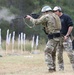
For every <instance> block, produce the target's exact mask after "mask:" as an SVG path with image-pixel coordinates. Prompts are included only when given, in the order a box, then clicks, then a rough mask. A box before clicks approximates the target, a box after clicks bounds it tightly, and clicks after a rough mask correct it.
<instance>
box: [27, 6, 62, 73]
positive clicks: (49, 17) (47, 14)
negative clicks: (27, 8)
mask: <svg viewBox="0 0 74 75" xmlns="http://www.w3.org/2000/svg"><path fill="white" fill-rule="evenodd" d="M41 12H42V14H43V15H42V16H41V17H40V18H38V19H34V18H33V17H31V16H30V15H27V17H26V18H27V19H29V20H30V21H31V22H32V23H33V24H34V25H41V24H42V26H43V28H44V31H45V32H46V34H47V36H48V42H47V44H46V47H45V61H46V63H47V66H48V70H49V72H53V71H56V69H55V68H56V65H55V57H56V46H57V45H59V44H60V42H59V40H60V29H61V22H60V19H59V17H58V16H57V15H55V14H54V13H53V12H52V9H51V7H50V6H44V7H43V8H42V10H41Z"/></svg>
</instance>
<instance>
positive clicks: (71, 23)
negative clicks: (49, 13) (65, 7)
mask: <svg viewBox="0 0 74 75" xmlns="http://www.w3.org/2000/svg"><path fill="white" fill-rule="evenodd" d="M67 25H68V26H73V21H72V19H71V18H70V17H69V16H67Z"/></svg>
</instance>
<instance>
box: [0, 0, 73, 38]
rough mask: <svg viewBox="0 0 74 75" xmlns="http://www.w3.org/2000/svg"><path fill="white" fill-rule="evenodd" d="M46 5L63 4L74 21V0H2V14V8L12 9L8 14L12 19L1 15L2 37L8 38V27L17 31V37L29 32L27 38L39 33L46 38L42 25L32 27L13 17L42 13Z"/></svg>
mask: <svg viewBox="0 0 74 75" xmlns="http://www.w3.org/2000/svg"><path fill="white" fill-rule="evenodd" d="M44 5H50V6H51V7H52V8H53V7H54V6H56V5H58V6H61V7H62V9H63V11H64V12H65V13H67V14H69V15H70V16H71V18H72V19H73V21H74V15H73V13H74V9H73V6H74V0H72V1H71V0H0V15H2V16H3V15H4V14H3V13H2V12H1V10H2V9H3V8H4V7H5V8H6V9H8V12H9V11H10V13H8V14H7V15H8V16H9V19H11V21H10V22H9V21H7V20H6V19H8V17H7V16H6V15H5V16H6V19H4V17H3V18H2V17H0V28H1V29H2V38H3V39H5V38H6V31H7V29H9V30H10V33H12V32H13V31H15V33H16V37H17V36H18V34H20V33H21V32H24V33H26V34H27V36H28V37H27V38H30V36H32V35H39V36H40V37H42V38H46V36H45V33H44V32H43V30H42V26H37V27H34V28H32V29H30V28H29V27H27V26H26V25H25V23H24V21H23V19H22V18H20V19H15V18H13V15H15V16H16V15H17V16H19V17H21V16H22V17H23V16H25V15H27V14H30V13H38V14H40V11H41V8H42V7H43V6H44ZM4 10H5V9H4ZM4 10H3V12H6V13H7V11H4ZM6 13H5V14H6ZM11 15H12V18H11ZM73 33H74V31H73Z"/></svg>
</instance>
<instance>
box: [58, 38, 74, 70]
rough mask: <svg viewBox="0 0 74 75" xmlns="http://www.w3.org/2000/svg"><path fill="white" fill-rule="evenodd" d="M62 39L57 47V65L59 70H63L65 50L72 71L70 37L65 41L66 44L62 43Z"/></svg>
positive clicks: (72, 54)
mask: <svg viewBox="0 0 74 75" xmlns="http://www.w3.org/2000/svg"><path fill="white" fill-rule="evenodd" d="M63 40H64V39H63V38H62V42H61V43H62V44H61V45H60V46H59V48H58V49H59V50H58V64H59V70H64V62H63V49H65V50H66V51H67V53H68V57H69V59H70V63H71V64H72V67H73V70H74V53H73V50H72V41H71V39H70V37H69V38H68V39H67V41H66V42H64V41H63Z"/></svg>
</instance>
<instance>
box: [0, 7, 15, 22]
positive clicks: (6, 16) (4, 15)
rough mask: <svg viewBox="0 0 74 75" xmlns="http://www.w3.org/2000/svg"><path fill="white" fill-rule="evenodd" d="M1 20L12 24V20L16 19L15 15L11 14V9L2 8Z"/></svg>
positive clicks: (0, 12) (0, 10)
mask: <svg viewBox="0 0 74 75" xmlns="http://www.w3.org/2000/svg"><path fill="white" fill-rule="evenodd" d="M1 19H3V20H6V21H8V22H9V23H10V22H11V21H12V19H15V15H14V14H11V12H10V10H9V9H7V8H5V7H2V8H1V9H0V20H1Z"/></svg>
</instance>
